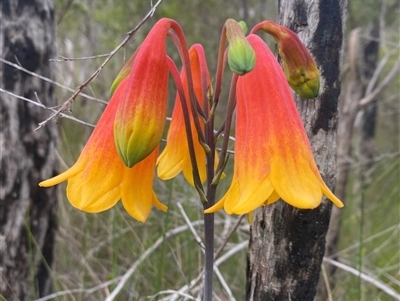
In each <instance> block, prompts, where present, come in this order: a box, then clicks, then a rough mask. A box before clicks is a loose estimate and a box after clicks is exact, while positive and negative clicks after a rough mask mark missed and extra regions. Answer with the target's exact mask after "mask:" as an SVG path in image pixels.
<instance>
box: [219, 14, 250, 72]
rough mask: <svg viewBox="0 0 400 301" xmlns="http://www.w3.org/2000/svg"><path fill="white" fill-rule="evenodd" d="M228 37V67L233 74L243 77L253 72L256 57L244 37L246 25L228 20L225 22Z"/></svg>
mask: <svg viewBox="0 0 400 301" xmlns="http://www.w3.org/2000/svg"><path fill="white" fill-rule="evenodd" d="M225 28H226V37H227V39H228V41H229V50H228V65H229V68H230V69H231V70H232V72H234V73H236V74H239V75H243V74H246V73H247V72H250V71H251V70H253V68H254V65H255V63H256V55H255V53H254V50H253V48H251V46H250V44H249V42H247V39H246V37H245V35H244V33H243V32H244V31H247V26H246V23H244V22H243V21H241V22H239V23H238V22H236V21H235V20H233V19H228V20H226V22H225Z"/></svg>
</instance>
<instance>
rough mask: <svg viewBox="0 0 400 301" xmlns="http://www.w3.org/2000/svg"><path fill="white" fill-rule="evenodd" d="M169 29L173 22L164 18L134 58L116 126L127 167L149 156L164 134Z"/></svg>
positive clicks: (117, 139) (119, 152)
mask: <svg viewBox="0 0 400 301" xmlns="http://www.w3.org/2000/svg"><path fill="white" fill-rule="evenodd" d="M170 27H171V20H170V19H161V20H160V21H158V22H157V23H156V24H155V25H154V27H153V28H152V30H151V31H150V32H149V34H148V35H147V37H146V39H145V40H144V42H143V43H142V45H141V47H140V49H139V50H138V52H137V54H136V57H135V58H134V62H133V66H132V70H131V72H130V74H129V75H128V76H127V83H126V89H125V90H124V93H123V95H121V97H120V100H119V104H118V108H117V112H116V117H115V123H114V135H115V145H116V148H117V152H118V154H119V156H120V157H121V159H122V160H123V161H124V163H125V165H126V166H128V167H132V166H134V165H135V164H137V163H138V162H140V161H141V160H143V159H144V158H145V157H147V156H148V155H149V154H150V153H151V152H152V151H153V150H154V149H155V148H156V146H157V145H158V144H159V142H160V140H161V137H162V134H163V131H164V125H165V120H166V117H167V97H168V73H169V68H168V58H167V54H166V36H167V33H168V30H169V29H170ZM122 76H123V75H122Z"/></svg>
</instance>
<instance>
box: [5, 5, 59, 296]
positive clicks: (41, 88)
mask: <svg viewBox="0 0 400 301" xmlns="http://www.w3.org/2000/svg"><path fill="white" fill-rule="evenodd" d="M1 6H2V7H1V8H2V10H1V17H0V24H1V26H0V49H1V50H0V51H1V57H2V58H3V59H5V60H7V61H10V62H12V63H15V64H18V65H20V66H22V67H24V68H26V69H28V70H29V71H32V72H35V73H37V74H40V75H42V76H45V77H49V78H52V77H53V73H52V71H51V68H50V64H49V59H50V58H54V56H55V24H54V8H53V2H52V0H30V1H17V0H2V2H1ZM0 74H1V78H0V85H1V88H2V89H4V90H5V91H8V92H10V93H14V94H15V95H18V96H22V97H25V98H29V99H32V100H34V101H36V100H37V99H39V100H40V101H41V102H42V103H43V104H45V105H47V106H54V105H55V99H54V93H53V87H52V85H51V84H49V83H47V82H45V81H42V80H40V79H39V78H37V77H34V76H31V75H28V74H27V73H25V72H22V71H19V70H17V69H15V68H13V67H12V66H10V65H7V64H5V63H0ZM47 117H48V113H46V112H45V111H44V110H43V109H42V108H39V107H37V106H35V105H33V104H30V103H28V102H25V101H23V100H20V99H18V98H16V97H14V96H12V95H11V94H9V93H4V92H3V93H1V94H0V124H1V127H0V147H1V149H0V151H1V169H0V179H1V182H0V205H1V207H0V208H1V211H0V246H1V247H0V265H1V273H2V275H1V279H0V296H2V298H1V299H3V298H5V300H8V301H12V300H19V301H23V300H33V299H36V298H37V297H39V296H43V295H46V294H48V293H49V292H50V291H51V276H50V273H49V272H50V271H49V269H50V267H51V266H52V262H53V246H54V236H55V231H56V224H57V223H56V203H57V199H56V194H57V193H56V188H49V189H41V188H39V187H38V183H39V181H41V180H43V179H46V178H49V177H51V176H53V175H55V174H57V164H56V163H57V160H56V159H57V158H56V148H55V146H56V141H57V132H56V129H55V128H54V127H46V128H44V129H42V130H40V131H34V129H35V128H36V127H37V126H38V123H39V122H40V121H43V120H44V119H45V118H47Z"/></svg>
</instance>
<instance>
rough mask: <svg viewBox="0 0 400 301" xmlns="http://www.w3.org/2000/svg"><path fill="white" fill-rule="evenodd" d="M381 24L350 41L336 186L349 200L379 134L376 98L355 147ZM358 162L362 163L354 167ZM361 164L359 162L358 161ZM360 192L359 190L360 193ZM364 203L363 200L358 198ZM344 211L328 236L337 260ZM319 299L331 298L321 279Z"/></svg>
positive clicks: (335, 216)
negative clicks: (350, 186) (357, 123)
mask: <svg viewBox="0 0 400 301" xmlns="http://www.w3.org/2000/svg"><path fill="white" fill-rule="evenodd" d="M378 41H379V26H378V24H377V23H375V24H371V25H370V26H369V27H368V28H367V29H366V30H363V29H361V28H356V29H354V30H352V31H351V32H350V35H349V43H348V56H347V57H348V65H349V72H348V76H347V77H346V86H345V87H344V93H343V97H342V100H341V105H340V108H339V112H340V121H339V127H338V161H339V162H338V182H337V185H336V196H337V197H338V198H340V199H341V200H342V201H344V202H346V190H347V189H348V180H349V177H350V175H351V173H352V171H353V172H354V173H355V180H354V188H353V190H354V192H355V193H354V194H353V196H354V197H353V199H357V198H356V197H355V196H356V195H357V194H359V192H360V190H361V189H362V187H361V186H362V185H363V182H364V180H368V179H367V178H366V176H368V174H369V173H368V169H369V167H370V166H371V164H366V165H364V163H365V162H366V161H369V160H371V159H372V156H373V138H374V134H375V119H376V113H377V105H376V101H373V102H372V103H371V104H370V105H368V106H367V107H366V108H365V109H364V112H363V115H362V120H361V135H360V136H361V137H360V141H359V148H358V150H357V149H355V150H353V144H354V137H353V136H354V131H355V130H356V129H355V121H356V117H357V114H358V113H359V112H360V108H359V103H360V100H361V99H362V98H363V97H364V96H366V94H368V93H369V91H367V86H368V83H369V81H370V80H371V78H372V77H373V75H374V71H375V69H376V65H377V62H378V50H379V42H378ZM355 162H358V163H362V164H361V165H360V164H358V165H359V166H358V167H356V166H352V165H353V164H354V163H355ZM356 165H357V164H356ZM356 191H357V192H356ZM357 201H358V202H360V200H359V199H357ZM341 216H342V213H341V210H340V209H338V208H333V210H332V218H331V223H330V227H329V231H328V235H327V243H326V251H325V256H327V257H330V258H332V259H335V260H336V259H337V255H336V254H337V253H338V251H339V248H338V242H339V235H340V228H341ZM335 271H336V267H335V266H332V265H327V266H326V273H327V276H328V278H329V282H330V283H329V286H330V287H331V288H332V289H333V288H334V286H335V282H336V279H335V275H334V274H335ZM317 297H318V298H317V301H325V300H327V298H328V292H327V290H326V284H325V283H323V282H322V281H321V283H320V285H319V288H318V295H317Z"/></svg>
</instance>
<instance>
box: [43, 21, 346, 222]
mask: <svg viewBox="0 0 400 301" xmlns="http://www.w3.org/2000/svg"><path fill="white" fill-rule="evenodd" d="M258 30H263V31H265V32H267V33H269V34H271V35H272V36H273V38H274V39H275V40H276V42H277V44H278V47H279V53H280V55H281V57H282V59H283V62H284V64H283V67H284V68H283V70H282V68H281V66H280V65H279V63H278V62H277V60H276V59H275V57H274V55H273V54H272V53H271V51H270V50H269V48H268V47H267V46H266V44H265V43H264V41H263V40H262V39H261V38H259V37H258V36H256V35H255V33H256V32H257V31H258ZM167 37H170V38H171V39H172V40H173V42H174V43H175V45H176V46H177V49H178V51H179V54H180V56H181V59H182V70H181V71H180V72H179V71H178V69H177V67H176V65H175V63H174V62H173V61H172V60H171V59H170V58H169V57H168V55H167V52H166V39H167ZM227 43H229V46H228V47H226V44H227ZM225 62H228V65H229V67H230V69H231V70H232V72H233V73H234V75H233V77H232V85H231V92H230V96H229V104H230V105H229V106H228V107H231V108H234V106H235V105H236V123H235V129H236V131H235V132H236V133H235V147H234V175H233V179H232V184H231V186H230V188H229V190H228V191H227V192H226V194H225V195H224V196H223V197H222V199H221V200H219V201H218V202H217V203H215V204H213V203H212V202H211V203H208V204H207V202H208V201H209V200H208V199H207V195H206V194H205V193H204V191H203V184H204V183H205V182H207V187H208V188H210V187H213V186H216V185H217V184H218V181H219V179H220V178H221V176H223V168H224V166H225V164H226V161H227V158H226V151H227V145H228V143H227V139H228V137H227V136H228V135H226V133H229V129H230V119H231V118H232V116H233V110H229V109H228V112H227V116H226V120H225V123H224V128H223V129H221V130H219V131H215V130H214V128H213V125H214V117H215V110H216V107H217V105H218V103H219V95H220V90H221V82H222V80H221V77H222V74H223V72H222V71H223V69H224V66H225ZM169 74H171V75H172V78H173V79H174V82H175V85H176V88H177V95H176V99H175V107H174V110H173V114H172V121H171V124H170V127H169V132H168V135H167V143H166V146H165V148H164V150H163V152H162V153H161V154H160V155H159V156H158V150H159V144H160V141H161V138H162V135H163V131H164V127H165V120H166V116H167V98H168V77H169ZM289 86H290V87H292V89H293V90H294V91H295V92H297V93H298V94H299V95H300V96H301V97H303V98H314V97H316V96H317V95H318V90H319V74H318V69H317V67H316V65H315V63H314V61H313V60H312V58H311V55H310V54H309V53H308V51H307V49H306V48H305V47H304V45H303V44H302V43H301V42H300V40H299V39H298V37H297V36H296V35H295V34H294V33H293V32H292V31H290V30H289V29H287V28H285V27H282V26H279V25H278V24H275V23H273V22H270V21H264V22H261V23H259V24H258V25H256V26H255V27H254V29H253V30H252V31H251V33H250V34H249V35H248V36H247V37H246V36H245V33H244V32H243V29H242V27H241V26H240V24H239V23H237V22H236V21H234V20H232V19H229V20H227V21H226V24H225V26H224V30H223V32H222V36H221V45H220V52H219V61H218V66H217V74H216V77H215V86H214V88H212V87H211V79H210V75H209V72H208V68H207V63H206V58H205V54H204V50H203V48H202V46H201V45H200V44H196V45H193V46H192V47H191V48H190V49H188V47H187V45H186V41H185V37H184V34H183V31H182V29H181V27H180V26H179V24H178V23H177V22H176V21H174V20H171V19H161V20H160V21H158V22H157V23H156V24H155V25H154V27H153V28H152V30H151V31H150V33H149V34H148V35H147V37H146V39H145V40H144V42H143V43H142V45H141V46H140V48H138V50H137V51H136V52H135V53H134V55H133V56H132V57H131V59H130V60H129V61H128V62H127V64H126V65H125V66H124V68H123V69H122V70H121V72H120V74H119V75H118V76H117V78H116V80H115V81H114V83H113V85H112V88H111V92H112V97H111V99H110V101H109V103H108V105H107V107H106V109H105V111H104V112H103V114H102V116H101V117H100V119H99V121H98V123H97V126H96V127H95V129H94V131H93V133H92V135H91V136H90V138H89V140H88V142H87V144H86V145H85V147H84V149H83V151H82V153H81V155H80V157H79V158H78V160H77V162H76V163H75V164H74V165H73V166H72V167H71V168H70V169H68V170H67V171H65V172H63V173H62V174H60V175H58V176H56V177H54V178H51V179H48V180H45V181H43V182H41V183H40V184H39V185H40V186H43V187H48V186H52V185H56V184H59V183H61V182H63V181H65V180H68V186H67V197H68V199H69V201H70V202H71V204H72V205H73V206H74V207H76V208H78V209H81V210H84V211H86V212H100V211H104V210H107V209H109V208H111V207H112V206H114V205H115V204H116V203H117V202H118V201H119V200H121V202H122V204H123V206H124V208H125V209H126V211H127V212H128V213H129V214H130V215H131V216H132V217H133V218H135V219H136V220H138V221H141V222H145V221H146V219H147V217H148V215H149V213H150V210H151V207H152V206H153V205H154V206H156V207H157V208H159V209H161V210H163V211H166V210H167V207H166V206H165V205H163V204H162V203H160V201H159V200H158V198H157V196H156V194H155V193H154V191H153V188H152V185H153V179H154V173H155V166H156V165H158V167H157V175H158V177H159V178H161V179H163V180H167V179H171V178H173V177H175V176H177V175H178V174H179V173H180V172H182V173H183V175H184V177H185V179H186V180H187V181H188V182H189V183H190V184H191V185H193V186H195V187H196V189H197V190H198V192H199V194H200V196H201V199H202V201H204V203H205V204H206V205H205V213H213V212H215V211H217V210H219V209H221V208H224V209H225V211H226V212H227V213H229V214H232V213H234V214H244V213H250V212H252V211H253V210H254V209H256V208H257V207H259V206H262V205H267V204H271V203H273V202H276V201H277V200H278V199H282V200H283V201H285V202H287V203H288V204H290V205H292V206H294V207H297V208H302V209H311V208H315V207H317V206H318V205H319V204H320V203H321V199H322V195H323V194H325V195H326V196H327V197H328V198H329V199H330V200H331V201H332V202H333V203H334V204H335V205H337V206H338V207H342V206H343V204H342V202H341V201H340V200H338V199H337V198H336V197H335V195H334V194H333V193H332V192H331V191H330V189H329V188H328V187H327V186H326V184H325V183H324V181H323V179H322V177H321V175H320V173H319V171H318V168H317V166H316V163H315V161H314V158H313V155H312V152H311V147H310V143H309V141H308V138H307V135H306V132H305V130H304V127H303V124H302V121H301V118H300V116H299V113H298V112H297V109H296V105H295V102H294V99H293V96H292V92H291V91H290V88H289ZM223 131H224V133H225V135H224V137H223V139H224V143H223V145H222V147H221V148H222V149H221V151H220V157H218V154H219V153H218V152H217V148H216V145H215V144H216V141H217V139H218V138H219V136H220V135H221V133H222V132H223Z"/></svg>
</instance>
